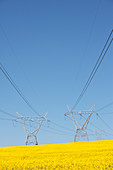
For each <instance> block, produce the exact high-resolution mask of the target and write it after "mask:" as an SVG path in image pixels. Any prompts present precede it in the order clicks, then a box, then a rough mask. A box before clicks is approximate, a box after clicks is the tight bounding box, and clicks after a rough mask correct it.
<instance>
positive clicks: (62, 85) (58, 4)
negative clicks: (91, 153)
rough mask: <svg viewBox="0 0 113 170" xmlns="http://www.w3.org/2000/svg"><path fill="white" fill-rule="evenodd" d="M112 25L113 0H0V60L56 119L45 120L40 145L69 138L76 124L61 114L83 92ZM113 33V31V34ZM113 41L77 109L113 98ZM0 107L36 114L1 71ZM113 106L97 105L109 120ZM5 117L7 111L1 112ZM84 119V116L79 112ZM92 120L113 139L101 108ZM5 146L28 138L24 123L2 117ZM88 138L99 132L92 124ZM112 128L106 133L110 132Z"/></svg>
mask: <svg viewBox="0 0 113 170" xmlns="http://www.w3.org/2000/svg"><path fill="white" fill-rule="evenodd" d="M112 29H113V0H86V1H84V0H70V1H69V0H57V1H56V0H48V1H45V0H38V1H37V0H34V1H30V0H29V1H27V0H20V1H14V0H10V1H8V0H1V1H0V47H1V48H0V62H1V63H2V64H3V65H4V67H5V68H6V70H7V71H8V73H9V74H10V76H11V77H12V79H13V80H14V81H15V83H16V84H17V86H18V87H19V88H20V90H21V91H22V93H23V94H24V95H25V96H26V98H27V99H28V100H29V102H30V103H31V105H32V106H33V107H34V108H35V109H36V110H37V112H39V113H40V114H41V115H42V114H44V113H46V112H48V115H47V118H48V119H50V120H51V121H52V122H56V123H57V124H58V125H62V126H63V127H66V128H70V129H72V132H71V131H68V129H64V128H61V127H60V126H55V125H53V124H52V123H49V124H47V123H46V122H45V123H44V126H46V127H42V128H41V129H40V132H39V134H38V141H39V143H40V144H45V143H60V142H72V141H73V138H74V133H75V127H74V124H73V122H72V121H71V120H70V119H68V118H67V119H66V120H65V118H64V113H65V112H67V111H68V110H67V107H66V104H68V105H69V106H70V107H71V108H72V107H73V105H74V104H75V102H76V100H77V98H78V96H79V95H80V93H81V91H82V89H83V87H84V85H85V83H86V81H87V79H88V77H89V75H90V73H91V71H92V69H93V67H94V65H95V63H96V61H97V59H98V57H99V54H100V53H101V51H102V48H103V46H104V44H105V42H106V40H107V38H108V36H109V34H110V32H111V30H112ZM112 38H113V35H112ZM112 54H113V44H112V45H111V47H110V49H109V51H108V53H107V54H106V56H105V58H104V60H103V62H102V64H101V66H100V67H99V69H98V72H97V73H96V75H95V77H94V79H93V81H92V82H91V84H90V86H89V88H88V89H87V91H86V93H85V95H84V97H83V98H82V100H81V101H80V103H79V104H78V105H77V107H76V108H75V110H89V109H90V108H91V107H92V106H93V105H94V104H95V109H94V110H95V111H96V110H98V109H99V108H101V107H103V106H105V105H107V104H108V103H111V102H112V101H113V77H112V71H113V69H112V68H113V57H112ZM0 109H3V110H5V111H7V112H9V113H11V114H13V115H16V112H19V113H20V114H22V115H30V116H36V114H35V113H33V111H32V110H30V108H29V107H28V106H27V105H26V103H25V102H24V101H23V100H22V98H21V97H20V96H19V95H18V94H17V92H16V91H15V89H14V88H13V87H12V86H11V85H10V83H9V82H8V80H7V79H6V77H5V76H4V75H3V74H2V72H0ZM112 111H113V105H111V106H110V107H108V108H106V109H104V110H102V111H100V114H101V115H100V116H101V117H102V119H103V120H105V121H106V123H107V124H108V125H109V126H110V127H111V128H113V127H112V120H113V115H112V114H102V113H111V112H112ZM0 117H1V118H9V119H12V117H9V116H7V115H5V114H3V113H0ZM77 119H78V121H80V123H83V122H82V121H84V120H81V118H80V117H77ZM91 123H93V124H94V125H96V126H97V127H98V128H99V129H103V130H104V131H105V133H103V135H102V139H113V137H112V135H111V134H113V132H112V130H111V129H110V128H108V126H106V125H105V124H104V123H103V122H102V121H101V120H100V119H99V117H97V116H96V115H93V116H92V118H91ZM0 129H1V130H0V146H7V145H23V144H24V142H25V138H26V135H25V132H24V129H23V127H22V125H21V124H19V123H16V124H14V125H13V122H12V121H2V120H0ZM88 129H90V130H92V132H91V136H90V132H89V138H90V140H94V139H96V136H95V133H94V132H93V131H94V130H96V127H94V126H92V125H91V124H89V125H88ZM107 132H108V133H107Z"/></svg>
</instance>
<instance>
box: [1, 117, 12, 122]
mask: <svg viewBox="0 0 113 170" xmlns="http://www.w3.org/2000/svg"><path fill="white" fill-rule="evenodd" d="M0 120H8V121H11V119H6V118H2V117H0Z"/></svg>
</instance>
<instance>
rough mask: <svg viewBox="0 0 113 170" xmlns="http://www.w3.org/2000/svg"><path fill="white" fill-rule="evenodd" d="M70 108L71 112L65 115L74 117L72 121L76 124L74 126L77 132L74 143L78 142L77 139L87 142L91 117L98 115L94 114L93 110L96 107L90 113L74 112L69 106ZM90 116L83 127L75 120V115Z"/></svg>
mask: <svg viewBox="0 0 113 170" xmlns="http://www.w3.org/2000/svg"><path fill="white" fill-rule="evenodd" d="M67 107H68V110H69V112H68V113H65V114H64V115H65V116H67V115H70V116H71V117H72V120H73V122H74V125H75V127H76V132H75V136H74V142H75V141H77V138H78V139H79V138H82V139H83V138H85V139H86V140H88V134H87V131H86V129H87V126H88V123H89V120H90V117H91V115H92V114H97V113H96V112H93V109H94V107H95V105H94V106H93V107H92V108H91V109H90V110H89V111H72V110H71V109H70V107H69V106H67ZM86 114H87V115H88V117H87V119H86V120H85V122H84V124H83V125H82V126H80V125H79V123H78V122H77V120H76V119H75V117H74V115H81V116H82V115H86Z"/></svg>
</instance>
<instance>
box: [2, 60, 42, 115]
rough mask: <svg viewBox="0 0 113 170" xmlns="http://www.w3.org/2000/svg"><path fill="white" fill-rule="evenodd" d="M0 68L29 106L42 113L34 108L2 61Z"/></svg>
mask: <svg viewBox="0 0 113 170" xmlns="http://www.w3.org/2000/svg"><path fill="white" fill-rule="evenodd" d="M0 70H1V71H2V73H3V74H4V75H5V77H6V78H7V80H8V81H9V82H10V84H11V85H12V86H13V88H14V89H15V90H16V92H17V93H18V94H19V96H20V97H21V98H22V99H23V100H24V102H25V103H26V104H27V105H28V107H29V108H30V109H31V110H32V111H33V112H34V113H35V114H37V115H40V114H39V113H38V112H37V111H36V110H35V109H34V108H33V106H32V105H31V104H30V102H29V101H28V100H27V98H26V97H25V95H24V94H23V93H22V92H21V90H20V89H19V88H18V86H17V85H16V83H15V82H14V81H13V79H12V78H11V76H10V75H9V73H8V72H7V71H6V69H5V68H4V66H3V65H2V63H0Z"/></svg>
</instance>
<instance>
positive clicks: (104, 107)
mask: <svg viewBox="0 0 113 170" xmlns="http://www.w3.org/2000/svg"><path fill="white" fill-rule="evenodd" d="M111 105H113V102H111V103H108V104H107V105H105V106H103V107H101V108H100V109H98V110H97V111H96V112H99V111H101V110H104V109H106V108H107V107H109V106H111Z"/></svg>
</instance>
